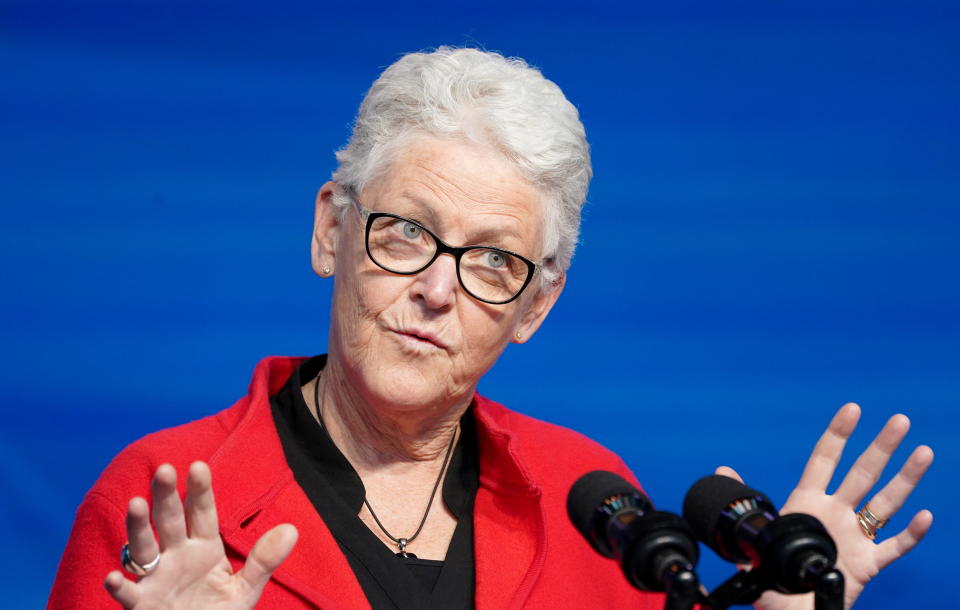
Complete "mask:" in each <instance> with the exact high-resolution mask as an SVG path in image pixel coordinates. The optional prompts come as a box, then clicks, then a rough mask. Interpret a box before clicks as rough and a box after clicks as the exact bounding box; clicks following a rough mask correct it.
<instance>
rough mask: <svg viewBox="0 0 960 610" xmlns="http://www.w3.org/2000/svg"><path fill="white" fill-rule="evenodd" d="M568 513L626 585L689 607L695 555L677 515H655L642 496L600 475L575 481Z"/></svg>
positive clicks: (620, 481)
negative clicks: (619, 571)
mask: <svg viewBox="0 0 960 610" xmlns="http://www.w3.org/2000/svg"><path fill="white" fill-rule="evenodd" d="M567 513H568V514H569V515H570V520H571V521H572V522H573V524H574V526H575V527H576V528H577V530H579V532H580V533H581V534H583V536H584V537H585V538H586V539H587V540H588V541H589V542H590V545H591V546H592V547H593V548H594V549H595V550H596V551H597V552H598V553H600V554H601V555H603V556H604V557H610V558H613V559H616V560H618V561H619V562H620V565H621V567H622V568H623V573H624V574H625V575H626V577H627V580H628V581H630V584H632V585H633V586H635V587H637V588H638V589H641V590H644V591H668V598H669V597H671V596H672V597H673V598H674V599H675V600H676V603H677V605H676V606H675V607H678V608H679V607H685V608H689V607H692V604H693V600H694V599H695V598H696V596H697V595H698V589H697V586H698V581H697V576H696V574H695V573H694V572H693V567H694V566H695V565H696V563H697V560H698V559H699V550H698V548H697V543H696V542H695V541H694V539H693V532H691V531H690V527H689V526H688V525H687V524H686V523H685V522H684V521H683V520H682V519H681V518H680V517H679V516H678V515H674V514H671V513H667V512H663V511H657V510H654V508H653V505H652V504H651V503H650V500H649V498H647V496H646V495H645V494H644V493H643V492H641V491H640V490H639V489H637V488H636V487H634V486H633V485H631V484H630V483H629V482H627V481H626V480H625V479H623V477H620V476H619V475H616V474H614V473H612V472H607V471H604V470H595V471H593V472H589V473H587V474H585V475H583V476H582V477H580V478H579V479H577V481H576V483H574V484H573V486H572V487H571V488H570V493H569V494H568V495H567ZM688 598H689V600H690V601H689V602H687V601H686V600H687V599H688ZM668 607H671V606H668Z"/></svg>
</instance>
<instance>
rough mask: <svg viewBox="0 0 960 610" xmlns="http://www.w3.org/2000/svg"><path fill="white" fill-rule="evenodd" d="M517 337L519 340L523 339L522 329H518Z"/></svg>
mask: <svg viewBox="0 0 960 610" xmlns="http://www.w3.org/2000/svg"><path fill="white" fill-rule="evenodd" d="M516 337H517V341H519V340H520V339H523V335H521V334H520V331H517V334H516Z"/></svg>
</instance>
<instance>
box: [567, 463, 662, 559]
mask: <svg viewBox="0 0 960 610" xmlns="http://www.w3.org/2000/svg"><path fill="white" fill-rule="evenodd" d="M630 494H639V495H640V496H641V497H642V498H644V499H645V498H646V497H645V496H643V494H642V492H640V490H638V489H637V488H636V487H635V486H633V485H631V484H630V483H629V482H628V481H627V480H626V479H624V478H623V477H621V476H620V475H617V474H614V473H612V472H607V471H606V470H594V471H593V472H588V473H587V474H585V475H583V476H582V477H580V478H579V479H577V481H576V483H574V484H573V486H572V487H571V488H570V493H569V494H567V514H568V515H570V520H571V521H572V522H573V525H574V527H576V528H577V530H578V531H579V532H580V533H581V534H583V535H584V536H586V537H587V539H588V540H591V542H592V541H593V532H592V530H593V527H594V523H595V522H596V521H595V519H596V514H597V509H598V508H600V507H601V506H602V505H603V503H604V501H605V500H606V499H607V498H610V497H611V496H617V495H623V496H626V495H630ZM647 502H648V504H649V501H647Z"/></svg>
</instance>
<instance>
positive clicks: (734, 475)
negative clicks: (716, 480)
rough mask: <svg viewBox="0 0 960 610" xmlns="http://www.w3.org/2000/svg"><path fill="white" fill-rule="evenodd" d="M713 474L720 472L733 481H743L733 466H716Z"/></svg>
mask: <svg viewBox="0 0 960 610" xmlns="http://www.w3.org/2000/svg"><path fill="white" fill-rule="evenodd" d="M713 474H720V475H723V476H725V477H730V478H731V479H733V480H735V481H740V482H741V483H743V479H742V478H740V475H739V474H737V471H736V470H734V469H733V468H730V467H729V466H718V467H717V469H716V470H714V471H713Z"/></svg>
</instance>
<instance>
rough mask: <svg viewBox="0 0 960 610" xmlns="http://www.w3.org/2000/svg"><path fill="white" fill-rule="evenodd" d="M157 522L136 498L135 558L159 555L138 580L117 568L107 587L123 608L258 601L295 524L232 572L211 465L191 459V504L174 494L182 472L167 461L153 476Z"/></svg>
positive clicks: (131, 533) (265, 540)
mask: <svg viewBox="0 0 960 610" xmlns="http://www.w3.org/2000/svg"><path fill="white" fill-rule="evenodd" d="M151 493H152V495H153V513H152V520H153V526H154V528H155V529H156V531H157V537H158V538H159V540H157V538H155V537H154V535H153V531H152V530H151V528H150V521H151V514H150V508H149V506H148V505H147V501H146V500H144V499H143V498H139V497H138V498H133V499H132V500H130V505H129V508H128V512H127V539H128V541H129V549H130V557H131V559H133V561H134V562H136V564H139V565H140V566H146V565H149V564H150V563H151V562H153V560H154V559H155V558H157V557H158V556H159V558H160V559H159V562H158V563H157V564H156V567H154V568H153V569H151V570H150V571H149V573H148V574H146V575H144V576H142V577H141V578H140V579H139V581H138V582H133V581H131V580H128V579H127V578H126V577H125V576H124V574H123V573H122V572H120V571H119V570H115V571H113V572H110V573H109V574H108V575H107V578H106V581H105V583H104V584H105V586H106V588H107V592H108V593H110V595H111V596H112V597H113V598H114V599H115V600H117V601H118V602H120V604H121V605H122V606H123V607H124V608H134V609H136V610H147V609H151V608H161V607H162V608H178V609H179V608H211V609H217V608H253V607H254V605H255V604H256V602H257V599H258V598H259V597H260V593H261V592H262V591H263V587H264V585H266V584H267V581H268V580H270V576H271V574H273V571H274V570H276V569H277V567H278V566H279V565H280V564H281V563H282V562H283V560H284V559H286V558H287V555H289V554H290V551H292V550H293V547H294V545H295V544H296V542H297V530H296V528H295V527H293V526H292V525H290V524H282V525H278V526H277V527H275V528H273V529H271V530H270V531H268V532H267V533H265V534H264V535H263V536H262V537H261V538H260V540H258V541H257V543H256V545H254V547H253V549H252V550H251V551H250V555H249V557H248V558H247V561H246V563H245V564H244V566H243V568H242V569H241V570H240V571H239V572H236V573H234V571H233V569H232V568H231V566H230V562H229V561H228V560H227V556H226V553H225V551H224V548H223V542H222V541H221V539H220V534H219V527H218V520H217V509H216V505H215V504H214V500H213V490H212V488H211V484H210V469H209V468H208V467H207V465H206V464H205V463H203V462H194V463H193V464H191V465H190V472H189V475H188V477H187V496H186V506H184V504H183V503H182V502H181V501H180V495H179V494H178V493H177V472H176V470H175V469H174V468H173V466H171V465H169V464H163V465H161V466H160V467H159V468H157V472H156V474H154V477H153V485H152V491H151Z"/></svg>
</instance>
